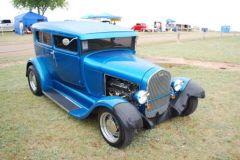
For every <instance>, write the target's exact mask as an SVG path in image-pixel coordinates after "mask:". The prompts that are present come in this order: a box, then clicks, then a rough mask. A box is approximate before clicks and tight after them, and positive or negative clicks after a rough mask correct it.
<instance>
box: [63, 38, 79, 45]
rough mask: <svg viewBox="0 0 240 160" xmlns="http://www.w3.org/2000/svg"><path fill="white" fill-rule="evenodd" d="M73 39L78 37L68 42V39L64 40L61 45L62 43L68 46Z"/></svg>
mask: <svg viewBox="0 0 240 160" xmlns="http://www.w3.org/2000/svg"><path fill="white" fill-rule="evenodd" d="M74 39H78V37H75V38H73V39H71V41H69V39H68V38H64V39H63V40H62V43H63V45H64V46H68V45H69V44H70V43H71V42H72V41H73V40H74Z"/></svg>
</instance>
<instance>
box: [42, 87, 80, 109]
mask: <svg viewBox="0 0 240 160" xmlns="http://www.w3.org/2000/svg"><path fill="white" fill-rule="evenodd" d="M43 93H44V94H45V95H46V96H47V97H49V98H50V99H51V100H53V101H54V102H55V103H56V104H58V105H59V106H60V107H61V108H63V109H64V110H66V111H67V112H71V111H75V110H78V109H82V107H80V106H78V105H77V104H75V103H74V102H72V101H71V100H70V99H68V98H67V97H65V96H63V95H62V94H60V93H59V92H58V91H56V90H55V89H50V90H47V91H43Z"/></svg>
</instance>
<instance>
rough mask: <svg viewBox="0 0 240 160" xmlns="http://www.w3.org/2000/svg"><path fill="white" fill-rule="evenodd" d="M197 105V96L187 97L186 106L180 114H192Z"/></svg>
mask: <svg viewBox="0 0 240 160" xmlns="http://www.w3.org/2000/svg"><path fill="white" fill-rule="evenodd" d="M197 106H198V98H197V97H189V98H188V101H187V107H186V108H185V109H184V110H183V112H182V114H181V116H183V117H184V116H188V115H190V114H192V113H193V112H194V111H195V110H196V109H197Z"/></svg>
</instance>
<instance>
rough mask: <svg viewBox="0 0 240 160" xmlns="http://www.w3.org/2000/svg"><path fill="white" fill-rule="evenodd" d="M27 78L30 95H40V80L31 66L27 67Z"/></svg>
mask: <svg viewBox="0 0 240 160" xmlns="http://www.w3.org/2000/svg"><path fill="white" fill-rule="evenodd" d="M27 77H28V84H29V87H30V89H31V91H32V93H33V94H34V95H37V96H40V95H42V87H41V84H40V79H39V77H38V74H37V71H36V69H35V67H34V66H33V65H31V66H29V67H28V71H27Z"/></svg>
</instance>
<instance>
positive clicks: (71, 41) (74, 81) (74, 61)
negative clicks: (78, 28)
mask: <svg viewBox="0 0 240 160" xmlns="http://www.w3.org/2000/svg"><path fill="white" fill-rule="evenodd" d="M53 41H54V44H53V46H54V47H53V48H54V50H52V51H50V52H49V53H50V58H51V59H49V61H51V64H52V65H53V67H54V69H55V72H56V74H57V76H58V77H59V78H60V81H61V82H63V83H65V84H67V85H71V86H72V87H74V88H79V87H81V84H82V78H81V72H80V68H81V60H80V55H79V39H78V38H77V37H74V36H62V35H53ZM67 41H68V44H67V43H66V42H67Z"/></svg>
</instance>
